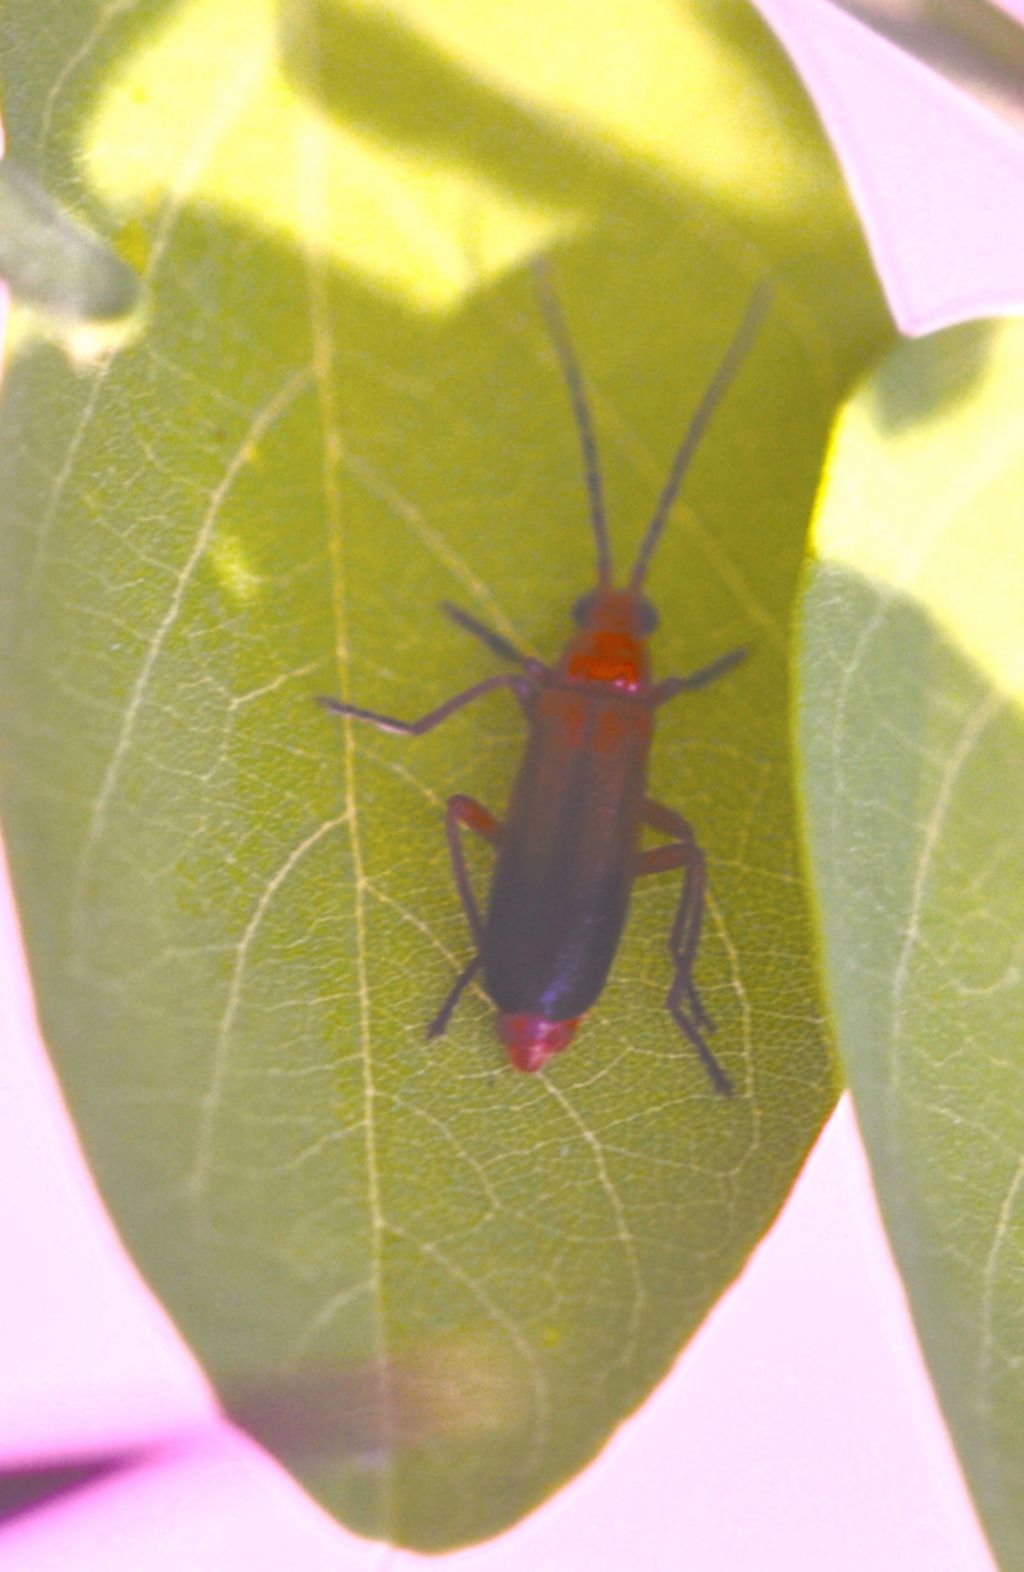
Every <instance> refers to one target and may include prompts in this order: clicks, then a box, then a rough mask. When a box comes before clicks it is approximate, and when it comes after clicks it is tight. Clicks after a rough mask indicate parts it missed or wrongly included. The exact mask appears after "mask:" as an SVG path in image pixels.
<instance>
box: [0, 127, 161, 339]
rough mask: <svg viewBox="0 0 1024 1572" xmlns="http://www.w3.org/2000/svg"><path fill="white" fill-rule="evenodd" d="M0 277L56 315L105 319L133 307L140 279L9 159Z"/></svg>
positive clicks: (4, 170) (0, 194)
mask: <svg viewBox="0 0 1024 1572" xmlns="http://www.w3.org/2000/svg"><path fill="white" fill-rule="evenodd" d="M0 279H2V280H3V282H4V283H5V284H7V285H8V286H9V287H10V288H11V289H12V290H13V291H14V293H15V295H17V296H19V297H21V298H23V299H25V300H30V301H32V303H33V304H34V305H38V306H40V307H42V308H43V309H44V310H47V311H51V312H53V313H54V314H55V315H56V316H58V317H70V318H73V319H78V318H84V319H92V320H99V321H106V320H109V319H110V318H112V317H120V316H124V315H125V314H126V313H127V312H129V311H130V310H131V309H132V307H133V306H134V304H135V302H136V299H137V295H138V280H137V279H136V277H135V274H134V273H133V272H132V270H131V269H130V268H129V267H127V266H126V265H125V264H124V262H122V261H121V259H120V257H117V256H114V254H113V253H112V252H110V251H107V250H106V249H105V248H104V247H103V246H101V245H99V243H98V242H97V241H96V240H95V238H94V237H93V236H92V235H90V234H88V233H87V232H86V231H85V230H83V229H81V228H80V227H79V226H78V225H77V224H72V223H71V222H70V221H69V219H68V218H67V217H66V216H65V214H64V213H62V212H61V210H60V208H59V207H57V206H56V204H55V203H53V202H51V201H50V199H49V198H48V197H47V195H46V193H45V191H44V190H43V189H42V187H41V186H40V185H38V184H37V182H36V181H34V180H33V179H32V177H31V176H30V175H28V174H26V172H25V170H23V169H21V168H19V166H18V165H17V164H16V163H15V162H14V160H13V159H11V158H5V159H3V160H0Z"/></svg>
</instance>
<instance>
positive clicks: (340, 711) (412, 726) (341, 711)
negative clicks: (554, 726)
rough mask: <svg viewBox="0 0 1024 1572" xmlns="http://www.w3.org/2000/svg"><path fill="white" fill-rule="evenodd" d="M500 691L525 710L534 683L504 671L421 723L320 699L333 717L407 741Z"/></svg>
mask: <svg viewBox="0 0 1024 1572" xmlns="http://www.w3.org/2000/svg"><path fill="white" fill-rule="evenodd" d="M498 688H511V689H512V691H513V692H514V693H515V695H516V698H517V699H518V700H519V702H520V704H521V705H523V706H524V707H525V706H526V705H527V703H528V701H529V696H530V692H531V683H530V679H529V678H528V677H521V676H519V674H518V673H517V672H511V671H504V672H501V673H500V674H499V675H498V676H497V677H485V678H484V679H483V681H482V682H474V684H473V686H472V687H471V688H464V689H463V691H462V692H461V693H456V694H454V695H453V697H452V698H450V699H446V700H445V702H444V703H443V704H439V705H438V706H437V709H436V710H428V711H427V713H426V715H421V716H420V718H419V720H414V721H404V720H397V719H396V718H395V716H394V715H381V714H380V713H379V711H377V710H364V709H361V708H360V707H359V705H357V704H343V703H342V701H341V700H340V699H332V698H326V697H324V696H323V695H321V696H320V697H319V698H318V699H317V701H316V702H317V703H318V704H322V705H323V707H324V709H325V710H330V712H331V714H332V715H350V716H351V717H352V719H353V720H364V721H369V722H370V724H371V726H376V727H377V729H378V730H379V731H395V732H400V733H401V734H402V735H403V736H406V737H422V736H423V734H424V732H427V731H433V729H434V727H435V726H440V724H441V722H442V721H446V720H447V719H448V717H449V715H454V714H455V711H456V710H461V709H462V708H463V707H464V706H465V705H466V704H472V703H473V700H474V699H481V698H483V696H484V694H485V693H494V692H495V691H496V690H497V689H498Z"/></svg>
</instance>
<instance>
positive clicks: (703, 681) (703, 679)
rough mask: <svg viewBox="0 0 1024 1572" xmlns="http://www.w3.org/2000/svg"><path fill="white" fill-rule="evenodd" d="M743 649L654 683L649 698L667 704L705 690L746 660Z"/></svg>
mask: <svg viewBox="0 0 1024 1572" xmlns="http://www.w3.org/2000/svg"><path fill="white" fill-rule="evenodd" d="M746 658H747V652H746V650H745V649H738V650H729V651H728V652H727V653H726V654H725V655H719V657H718V659H717V660H713V661H712V662H711V664H710V666H701V667H700V668H699V669H698V670H697V671H691V672H690V673H689V674H688V676H685V677H665V678H663V679H662V681H661V682H656V683H655V685H654V692H653V693H652V695H651V698H652V700H653V702H654V703H655V704H667V703H668V701H669V699H674V698H675V696H676V694H677V693H692V692H693V691H694V689H695V688H706V687H707V685H708V683H709V682H714V680H715V678H716V677H723V676H724V675H725V673H726V672H727V671H731V670H732V668H733V666H738V665H739V663H740V661H741V660H746ZM665 811H666V812H668V810H667V809H666V810H665Z"/></svg>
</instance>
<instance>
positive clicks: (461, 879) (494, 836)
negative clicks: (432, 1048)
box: [427, 792, 501, 1042]
mask: <svg viewBox="0 0 1024 1572" xmlns="http://www.w3.org/2000/svg"><path fill="white" fill-rule="evenodd" d="M444 822H445V830H446V832H447V835H448V852H449V855H450V857H451V860H452V872H453V873H454V875H455V887H456V889H457V890H458V892H459V900H460V901H461V902H462V909H463V911H464V912H465V914H466V921H467V922H468V924H469V931H470V933H471V934H472V935H473V942H474V944H475V945H476V947H477V954H476V955H474V956H473V958H472V960H471V961H469V962H468V964H467V965H466V966H464V967H463V969H462V971H461V972H460V973H459V975H458V977H456V979H455V981H454V983H453V984H452V987H451V989H450V990H449V992H448V995H447V997H446V998H445V1001H444V1003H443V1004H442V1006H441V1008H440V1009H439V1010H438V1012H437V1014H436V1015H435V1016H434V1019H433V1020H432V1021H431V1022H430V1025H429V1026H428V1027H427V1041H428V1042H430V1041H432V1040H433V1038H435V1037H441V1036H443V1035H444V1033H445V1032H446V1031H447V1030H448V1022H449V1021H450V1020H451V1016H452V1011H453V1010H454V1009H455V1006H456V1005H457V1004H458V1002H459V1000H460V999H461V997H462V995H463V993H464V992H465V990H466V988H467V986H468V985H469V983H470V982H471V981H472V980H473V978H474V976H475V975H476V973H477V971H478V970H479V968H480V954H479V951H480V945H481V942H482V940H483V923H482V921H481V919H480V908H479V906H478V905H477V903H476V896H475V895H474V894H473V886H472V885H471V884H470V882H469V870H468V868H467V867H466V856H465V853H464V851H463V849H462V836H461V833H460V831H461V828H462V826H465V828H466V829H468V830H474V831H475V832H476V834H477V835H481V836H483V838H484V840H486V841H490V842H491V844H492V845H496V844H497V842H498V840H499V839H500V837H501V825H500V824H499V822H498V820H497V819H496V818H495V817H494V814H493V813H491V811H490V810H489V809H488V808H485V807H484V805H483V803H481V802H477V801H476V799H475V798H473V797H466V796H464V795H463V794H462V793H461V792H458V793H456V795H455V796H453V797H449V798H448V805H447V807H446V809H445V816H444Z"/></svg>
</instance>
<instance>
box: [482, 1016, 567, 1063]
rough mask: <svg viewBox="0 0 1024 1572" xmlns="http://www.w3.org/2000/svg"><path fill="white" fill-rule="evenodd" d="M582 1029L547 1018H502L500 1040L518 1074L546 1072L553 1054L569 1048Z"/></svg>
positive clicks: (499, 1018)
mask: <svg viewBox="0 0 1024 1572" xmlns="http://www.w3.org/2000/svg"><path fill="white" fill-rule="evenodd" d="M578 1025H579V1017H578V1016H577V1017H576V1018H575V1019H574V1020H571V1021H548V1020H546V1019H545V1018H544V1016H543V1015H499V1016H498V1036H499V1037H500V1038H501V1040H502V1042H503V1043H504V1044H505V1050H506V1052H507V1054H508V1056H509V1059H510V1061H511V1062H512V1064H514V1065H515V1067H516V1069H517V1070H526V1071H531V1070H542V1069H543V1068H544V1066H545V1065H546V1064H547V1062H548V1060H549V1059H550V1058H551V1056H552V1054H556V1053H561V1051H562V1049H563V1048H568V1046H569V1044H570V1043H571V1042H572V1040H573V1038H574V1037H575V1035H576V1028H577V1026H578Z"/></svg>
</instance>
